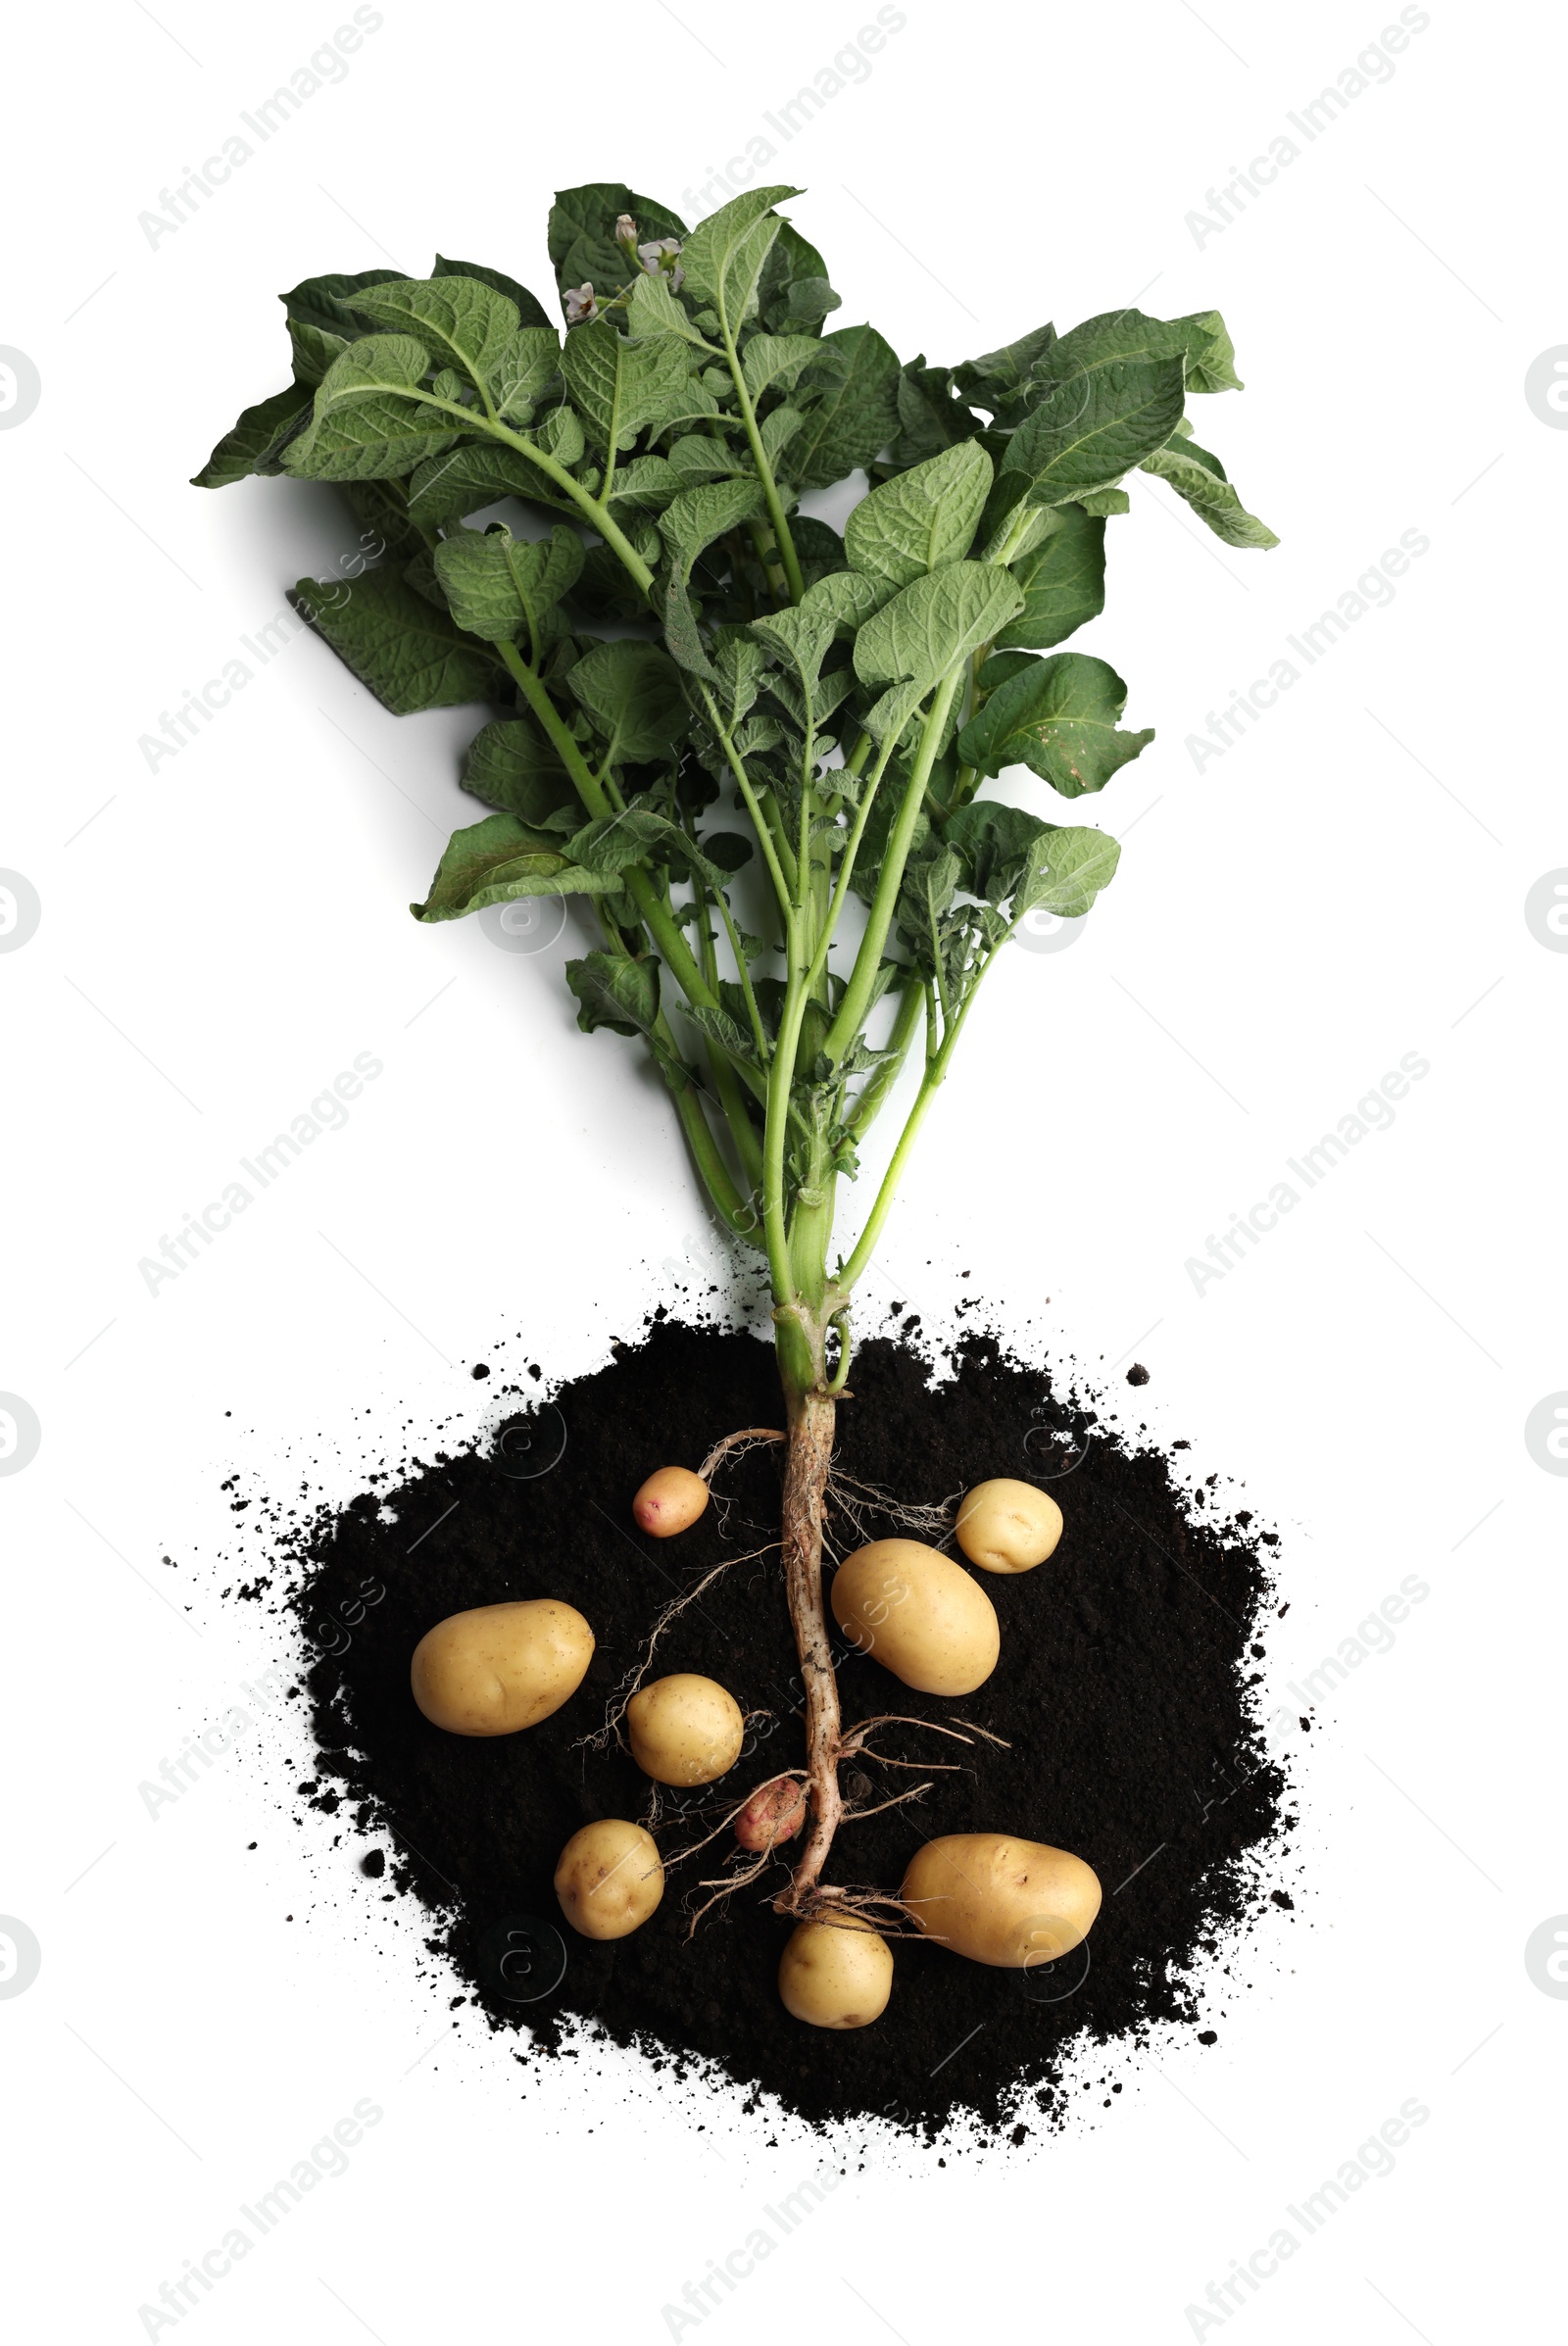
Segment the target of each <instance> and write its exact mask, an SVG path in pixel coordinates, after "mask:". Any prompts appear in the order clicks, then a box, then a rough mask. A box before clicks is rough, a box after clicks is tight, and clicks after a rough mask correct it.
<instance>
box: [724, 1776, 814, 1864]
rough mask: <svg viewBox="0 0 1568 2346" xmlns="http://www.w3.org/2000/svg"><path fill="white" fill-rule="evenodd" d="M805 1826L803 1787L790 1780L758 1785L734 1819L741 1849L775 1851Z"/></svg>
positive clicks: (790, 1778)
mask: <svg viewBox="0 0 1568 2346" xmlns="http://www.w3.org/2000/svg"><path fill="white" fill-rule="evenodd" d="M805 1823H806V1786H805V1784H797V1783H796V1782H795V1780H794V1778H793V1777H785V1778H783V1779H782V1780H781V1781H780V1782H779V1783H778V1784H760V1785H759V1786H758V1788H757V1790H756V1791H755V1792H754V1793H753V1794H752V1796H751V1798H750V1800H748V1801H747V1803H746V1806H745V1807H744V1808H743V1809H742V1810H741V1813H740V1815H739V1816H738V1817H737V1818H736V1820H735V1838H736V1839H737V1840H738V1841H739V1842H740V1845H741V1847H742V1848H743V1849H776V1848H777V1847H778V1844H779V1842H780V1841H792V1840H794V1838H795V1835H796V1834H797V1833H799V1832H800V1830H801V1827H802V1826H803V1825H804V1824H805Z"/></svg>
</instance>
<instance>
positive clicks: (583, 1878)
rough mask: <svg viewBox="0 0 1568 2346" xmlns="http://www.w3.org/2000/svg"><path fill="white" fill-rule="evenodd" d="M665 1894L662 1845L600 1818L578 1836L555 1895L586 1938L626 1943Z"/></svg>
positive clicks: (564, 1855) (561, 1866) (620, 1822)
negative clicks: (628, 1933)
mask: <svg viewBox="0 0 1568 2346" xmlns="http://www.w3.org/2000/svg"><path fill="white" fill-rule="evenodd" d="M663 1894H664V1867H663V1861H662V1858H661V1857H660V1854H659V1844H658V1842H657V1841H656V1840H655V1839H654V1836H653V1834H652V1833H645V1832H644V1831H643V1829H642V1827H641V1826H640V1825H628V1823H627V1822H626V1820H625V1818H624V1817H601V1818H600V1820H599V1822H598V1824H597V1825H585V1826H584V1827H583V1828H582V1830H581V1832H580V1833H573V1834H572V1836H571V1838H570V1840H569V1841H568V1842H567V1843H566V1846H565V1847H564V1849H563V1850H562V1852H561V1857H560V1860H559V1862H558V1864H557V1866H556V1896H557V1897H558V1898H559V1899H560V1900H561V1911H562V1913H563V1914H564V1916H565V1918H566V1920H567V1922H568V1923H569V1924H570V1925H571V1927H572V1929H573V1931H581V1932H582V1935H583V1937H584V1938H624V1937H625V1936H626V1934H627V1932H628V1931H635V1930H637V1929H638V1928H639V1926H640V1925H641V1924H643V1923H646V1922H647V1920H648V1918H649V1916H650V1915H651V1914H652V1913H653V1911H654V1908H655V1907H656V1906H657V1905H658V1904H659V1901H660V1899H661V1898H662V1896H663Z"/></svg>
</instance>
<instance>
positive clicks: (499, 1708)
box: [409, 1596, 594, 1735]
mask: <svg viewBox="0 0 1568 2346" xmlns="http://www.w3.org/2000/svg"><path fill="white" fill-rule="evenodd" d="M593 1651H594V1633H593V1631H592V1630H591V1629H590V1628H589V1627H588V1624H587V1622H586V1621H584V1619H583V1617H582V1615H581V1614H580V1613H579V1612H578V1611H577V1609H576V1607H575V1606H574V1605H567V1604H563V1603H562V1602H561V1600H560V1598H559V1597H555V1596H534V1597H527V1598H524V1599H520V1600H519V1601H517V1602H516V1603H514V1604H503V1605H475V1606H474V1607H473V1608H472V1610H471V1611H470V1612H466V1613H450V1614H448V1616H447V1618H446V1620H445V1621H438V1622H437V1623H436V1626H435V1628H434V1629H433V1630H426V1632H425V1634H424V1636H423V1637H421V1638H420V1639H419V1642H418V1644H417V1646H416V1647H415V1649H414V1661H413V1664H412V1666H411V1668H410V1672H409V1676H410V1678H411V1680H412V1682H413V1686H414V1699H415V1701H416V1702H417V1704H418V1706H419V1708H420V1710H421V1711H423V1713H424V1715H425V1717H426V1718H427V1719H428V1720H429V1721H430V1723H431V1725H432V1726H435V1727H444V1728H445V1729H446V1730H447V1733H448V1734H449V1735H515V1734H516V1733H517V1730H518V1729H519V1728H521V1727H537V1726H538V1724H539V1722H540V1720H541V1719H548V1718H549V1716H550V1714H551V1712H552V1711H559V1710H560V1708H561V1706H562V1704H563V1703H564V1702H565V1701H567V1700H568V1699H569V1698H570V1697H571V1696H572V1695H573V1694H575V1693H576V1691H577V1688H578V1687H579V1686H581V1685H582V1682H583V1675H584V1673H585V1671H586V1670H587V1668H588V1665H589V1663H590V1662H591V1661H592V1659H593Z"/></svg>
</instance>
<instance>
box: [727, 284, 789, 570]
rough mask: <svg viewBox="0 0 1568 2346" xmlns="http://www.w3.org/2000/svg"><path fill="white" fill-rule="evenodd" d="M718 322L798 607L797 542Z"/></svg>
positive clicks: (730, 344)
mask: <svg viewBox="0 0 1568 2346" xmlns="http://www.w3.org/2000/svg"><path fill="white" fill-rule="evenodd" d="M718 322H719V330H720V332H721V333H722V334H723V337H724V356H725V357H726V359H727V360H728V361H729V371H730V377H731V380H732V381H733V383H734V385H735V397H736V399H737V400H738V401H739V403H740V411H741V421H742V422H743V423H744V424H745V426H746V437H747V440H748V442H749V443H750V445H751V451H752V463H753V464H755V465H756V467H757V477H758V479H759V480H760V482H761V484H762V495H763V497H764V498H765V500H766V502H767V517H768V519H769V520H770V521H771V522H772V524H773V543H774V544H775V545H776V546H777V548H778V551H779V560H780V561H781V562H783V564H784V575H785V577H786V578H787V579H788V580H789V588H790V601H791V602H792V603H799V601H800V600H801V597H802V596H803V595H804V594H805V592H806V581H805V579H804V578H803V577H802V576H801V562H800V557H799V555H798V554H797V553H796V551H795V540H794V539H793V538H792V537H791V536H790V525H789V523H788V522H787V521H786V520H785V518H784V500H783V498H782V497H780V495H779V493H778V483H777V481H776V480H775V479H774V478H773V467H772V465H771V464H769V463H768V461H767V451H766V449H765V448H764V447H763V446H762V435H761V433H760V431H759V430H758V428H757V410H756V409H755V408H754V407H753V405H752V395H751V393H750V391H749V390H748V389H747V388H746V376H745V372H744V370H743V369H742V367H741V362H740V355H739V353H738V352H737V350H736V348H735V337H734V335H733V334H732V333H731V332H730V326H729V319H728V318H727V317H726V316H724V315H723V313H722V310H721V311H720V316H719V321H718Z"/></svg>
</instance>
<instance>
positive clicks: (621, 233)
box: [615, 212, 637, 261]
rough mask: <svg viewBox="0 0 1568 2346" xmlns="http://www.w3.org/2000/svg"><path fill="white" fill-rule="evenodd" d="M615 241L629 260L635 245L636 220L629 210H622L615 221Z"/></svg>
mask: <svg viewBox="0 0 1568 2346" xmlns="http://www.w3.org/2000/svg"><path fill="white" fill-rule="evenodd" d="M615 242H616V243H617V244H618V245H619V247H620V249H621V251H622V252H623V253H624V254H625V256H626V258H627V260H628V261H629V260H630V259H631V257H632V254H633V252H634V251H635V249H636V245H637V222H636V221H635V220H633V219H632V216H631V214H630V213H629V212H623V213H622V214H621V215H620V218H619V219H618V220H616V222H615Z"/></svg>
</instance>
